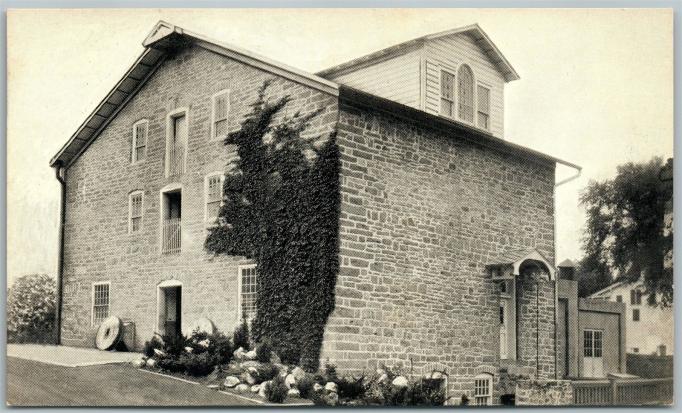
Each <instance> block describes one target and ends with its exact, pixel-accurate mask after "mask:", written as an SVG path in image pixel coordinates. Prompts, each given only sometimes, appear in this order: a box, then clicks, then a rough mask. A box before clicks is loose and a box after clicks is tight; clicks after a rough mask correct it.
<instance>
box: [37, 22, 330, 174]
mask: <svg viewBox="0 0 682 413" xmlns="http://www.w3.org/2000/svg"><path fill="white" fill-rule="evenodd" d="M191 44H196V45H198V46H201V47H204V48H206V49H208V50H211V51H212V52H215V53H218V54H221V55H223V56H227V57H230V58H232V59H235V60H237V61H240V62H243V63H246V64H248V65H251V66H254V67H257V68H259V69H262V70H266V71H269V72H271V73H274V74H277V75H279V76H282V77H284V78H287V79H290V80H292V81H295V82H298V83H302V84H305V85H308V86H311V87H314V88H316V89H318V90H321V91H323V92H327V93H329V94H332V95H334V96H338V85H337V84H336V83H334V82H332V81H329V80H327V79H324V78H322V77H319V76H316V75H313V74H311V73H308V72H305V71H302V70H299V69H296V68H294V67H291V66H288V65H285V64H284V63H280V62H276V61H274V60H271V59H268V58H266V57H263V56H260V55H258V54H256V53H252V52H249V51H247V50H244V49H242V48H239V47H236V46H232V45H229V44H226V43H222V42H218V41H216V40H212V39H210V38H208V37H205V36H203V35H200V34H197V33H193V32H190V31H187V30H185V29H183V28H181V27H178V26H175V25H173V24H170V23H167V22H164V21H160V22H158V23H157V24H156V25H155V26H154V28H153V29H152V31H151V32H150V33H149V35H148V36H147V37H146V38H145V39H144V41H143V42H142V45H143V46H144V47H145V49H144V51H143V52H142V54H141V55H140V57H138V59H137V60H136V61H135V63H133V65H132V66H131V67H130V69H128V71H127V72H126V73H125V74H124V75H123V77H122V78H121V80H119V81H118V83H116V85H115V86H114V88H113V89H111V91H110V92H109V93H108V94H107V95H106V97H105V98H104V99H103V100H102V101H101V102H100V103H99V104H98V105H97V107H95V110H94V111H93V112H92V113H91V114H90V115H89V116H88V117H87V119H85V121H84V122H83V123H82V124H81V126H80V127H79V128H78V130H76V132H75V133H74V134H73V135H72V136H71V138H70V139H69V140H68V142H67V143H66V144H65V145H64V146H63V147H62V148H61V149H60V150H59V152H58V153H57V154H56V155H55V156H54V157H53V158H52V159H51V160H50V166H56V165H58V164H60V165H63V166H67V167H68V166H69V165H70V164H71V163H72V162H73V161H74V160H76V159H77V158H78V157H79V156H80V154H81V153H83V151H85V149H87V147H88V146H89V145H90V143H91V142H93V141H94V140H95V139H96V138H97V136H99V134H100V133H101V132H102V131H103V130H104V128H105V127H106V126H107V125H108V124H109V122H111V120H113V119H114V118H115V117H116V115H117V114H118V112H119V111H120V110H121V109H123V107H125V105H126V104H127V103H128V101H130V99H131V98H132V97H133V96H135V94H136V93H137V92H138V91H139V90H140V89H141V88H142V86H144V84H145V83H146V82H147V80H149V78H151V76H152V75H153V74H154V73H155V72H156V70H157V69H158V68H159V66H161V64H162V63H163V61H164V60H165V59H166V57H167V55H168V53H169V52H171V51H173V50H175V49H177V48H182V47H186V46H188V45H191Z"/></svg>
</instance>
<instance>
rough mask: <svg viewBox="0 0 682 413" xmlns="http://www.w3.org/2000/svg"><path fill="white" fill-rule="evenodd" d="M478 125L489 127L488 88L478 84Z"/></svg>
mask: <svg viewBox="0 0 682 413" xmlns="http://www.w3.org/2000/svg"><path fill="white" fill-rule="evenodd" d="M477 94H478V127H479V128H483V129H485V130H489V129H490V89H488V88H487V87H485V86H481V85H478V90H477Z"/></svg>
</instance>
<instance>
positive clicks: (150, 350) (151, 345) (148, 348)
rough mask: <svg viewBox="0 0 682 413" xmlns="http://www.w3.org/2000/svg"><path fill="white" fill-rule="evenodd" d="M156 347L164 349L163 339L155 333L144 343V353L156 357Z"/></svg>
mask: <svg viewBox="0 0 682 413" xmlns="http://www.w3.org/2000/svg"><path fill="white" fill-rule="evenodd" d="M154 349H159V350H163V341H161V339H159V337H158V336H157V335H154V336H153V337H152V339H151V340H149V341H145V343H144V351H143V352H144V355H145V356H147V357H154V356H155V355H156V353H155V352H154Z"/></svg>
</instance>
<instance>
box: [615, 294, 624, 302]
mask: <svg viewBox="0 0 682 413" xmlns="http://www.w3.org/2000/svg"><path fill="white" fill-rule="evenodd" d="M616 302H617V303H622V302H623V296H622V295H617V296H616Z"/></svg>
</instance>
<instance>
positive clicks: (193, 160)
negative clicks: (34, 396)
mask: <svg viewBox="0 0 682 413" xmlns="http://www.w3.org/2000/svg"><path fill="white" fill-rule="evenodd" d="M266 79H271V80H273V83H272V84H271V85H270V87H269V88H268V95H270V96H273V97H274V98H277V97H281V96H284V95H287V94H288V95H291V97H292V101H291V102H289V104H288V105H287V106H286V110H285V111H284V112H285V114H288V115H293V114H294V113H295V112H296V111H297V110H300V111H301V113H303V114H305V113H309V112H312V111H314V110H316V109H318V108H322V109H323V112H322V113H321V114H320V115H319V116H317V117H316V118H315V119H314V120H313V121H312V122H311V126H310V129H309V130H308V131H306V133H307V136H310V137H315V136H319V135H326V136H328V135H329V133H330V132H332V130H333V128H334V127H335V124H336V117H337V115H336V112H337V109H336V108H337V98H336V97H334V96H331V95H328V94H326V93H322V92H319V91H316V90H314V89H311V88H309V87H305V86H302V85H299V84H297V83H294V82H290V81H287V80H284V79H283V78H279V77H276V76H274V75H271V74H269V73H266V72H263V71H261V70H258V69H255V68H253V67H250V66H247V65H245V64H242V63H239V62H236V61H234V60H231V59H227V58H225V57H222V56H219V55H217V54H214V53H212V52H210V51H208V50H206V49H203V48H201V47H196V46H195V47H191V48H188V49H184V50H183V51H181V52H180V53H178V54H177V55H175V56H174V57H170V58H169V59H167V60H166V62H164V63H163V65H162V66H161V67H160V68H159V69H158V71H157V73H155V74H154V76H152V77H151V79H150V80H149V81H148V83H147V84H146V85H145V86H144V87H143V88H142V89H141V90H140V92H139V93H138V94H137V95H136V96H135V98H134V99H132V100H131V101H130V102H129V103H128V104H127V105H126V106H125V107H124V108H123V110H121V112H120V113H119V114H118V116H117V117H116V118H115V119H114V120H113V121H112V122H111V123H110V124H109V126H108V127H107V128H105V130H104V131H103V132H102V134H101V135H100V136H99V137H98V138H97V139H96V140H95V141H94V142H93V143H92V144H91V145H90V147H89V148H88V149H87V150H86V151H85V152H84V153H83V154H82V155H81V156H80V157H79V158H78V159H77V160H76V162H75V163H73V165H72V166H71V167H69V168H68V170H67V175H66V221H65V240H64V294H63V301H64V303H63V313H62V340H63V343H64V344H66V345H78V346H92V345H93V343H94V331H95V326H92V325H91V320H92V318H91V317H92V283H93V282H98V281H110V282H111V287H110V314H111V315H116V316H119V317H121V318H122V319H124V320H132V321H134V322H135V327H136V334H135V336H136V343H137V345H138V346H142V344H143V343H144V341H146V340H148V339H150V338H151V336H152V334H153V333H154V332H155V331H156V330H157V327H156V325H157V285H158V284H159V283H160V282H162V281H165V280H169V279H175V280H179V281H180V282H182V319H183V325H188V324H191V323H192V322H193V321H194V320H196V319H198V318H200V317H202V316H206V317H208V318H210V319H211V320H213V321H214V322H215V323H216V324H217V327H218V328H219V329H221V330H222V331H226V332H231V331H232V330H233V328H234V326H235V325H236V323H237V321H238V320H237V317H238V315H237V314H238V312H237V294H238V288H237V286H238V281H237V276H238V267H239V265H241V264H245V263H246V261H245V260H244V259H243V258H242V257H224V256H218V257H214V256H212V255H210V254H208V253H206V252H205V251H204V249H203V243H204V239H205V235H206V232H205V228H206V225H207V224H206V223H205V222H204V207H205V204H204V202H205V201H204V177H205V176H206V175H208V174H210V173H212V172H221V171H224V169H225V165H226V163H227V160H228V159H229V157H230V156H234V155H235V153H236V152H235V151H227V150H226V148H225V146H224V145H223V143H222V141H219V140H214V139H211V136H210V126H211V125H210V122H211V96H212V95H213V94H215V93H216V92H218V91H220V90H223V89H230V90H231V93H230V117H229V129H230V130H231V131H232V130H237V129H238V128H239V125H240V123H241V120H242V119H243V117H244V116H245V115H246V114H247V113H248V112H249V111H250V110H251V108H250V106H249V105H250V104H251V103H253V102H254V101H255V100H256V98H257V92H258V89H259V88H260V87H261V86H262V84H263V82H264V81H265V80H266ZM182 107H185V108H187V109H188V112H187V116H188V120H189V139H188V145H187V147H188V153H187V162H186V172H185V173H184V174H183V175H182V177H181V178H179V179H178V178H167V177H166V176H165V173H164V171H165V170H164V157H165V147H166V146H165V145H166V122H167V118H166V115H167V114H168V113H169V112H170V111H172V110H174V109H175V108H182ZM140 119H148V120H149V137H148V141H147V154H146V157H145V159H144V160H143V161H142V162H138V163H135V164H131V140H132V125H133V123H135V122H137V121H138V120H140ZM171 183H178V184H180V185H181V186H182V252H181V253H179V254H166V255H162V254H161V250H160V238H161V232H160V206H159V203H160V196H161V195H160V190H161V188H163V187H164V186H166V185H168V184H171ZM135 190H143V191H144V201H143V209H144V211H143V218H142V221H143V223H142V230H141V231H140V232H138V233H134V234H129V233H128V194H129V193H130V192H132V191H135Z"/></svg>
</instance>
